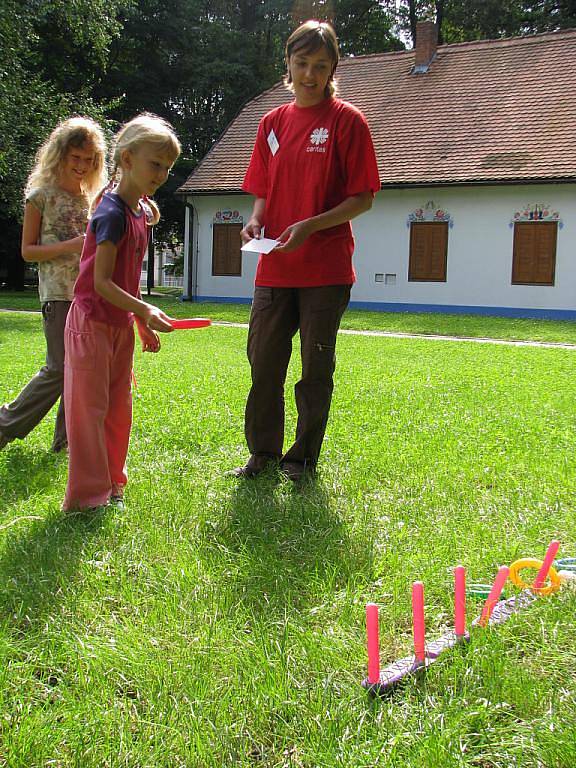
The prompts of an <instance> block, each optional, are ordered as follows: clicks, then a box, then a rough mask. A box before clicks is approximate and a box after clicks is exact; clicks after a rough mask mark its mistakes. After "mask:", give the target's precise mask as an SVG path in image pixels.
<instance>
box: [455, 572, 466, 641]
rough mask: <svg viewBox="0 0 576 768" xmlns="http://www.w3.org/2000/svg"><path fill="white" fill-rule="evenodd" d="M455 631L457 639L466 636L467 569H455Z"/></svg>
mask: <svg viewBox="0 0 576 768" xmlns="http://www.w3.org/2000/svg"><path fill="white" fill-rule="evenodd" d="M454 631H455V633H456V637H464V635H465V634H466V568H464V566H463V565H457V566H456V568H454Z"/></svg>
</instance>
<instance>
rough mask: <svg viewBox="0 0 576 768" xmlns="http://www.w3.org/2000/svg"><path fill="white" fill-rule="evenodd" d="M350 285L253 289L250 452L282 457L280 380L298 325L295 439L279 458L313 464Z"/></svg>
mask: <svg viewBox="0 0 576 768" xmlns="http://www.w3.org/2000/svg"><path fill="white" fill-rule="evenodd" d="M350 288H351V286H350V285H330V286H320V287H317V288H261V287H256V289H255V290H254V300H253V303H252V312H251V315H250V330H249V333H248V360H249V361H250V366H251V370H252V387H251V389H250V394H249V395H248V401H247V403H246V414H245V434H246V442H247V443H248V448H249V450H250V453H251V454H256V455H268V456H271V457H277V458H279V459H280V458H281V457H282V451H283V445H284V383H285V381H286V371H287V369H288V364H289V362H290V356H291V354H292V339H293V337H294V336H295V334H296V332H297V331H298V330H300V351H301V357H302V376H301V378H300V381H298V383H297V384H296V386H295V395H296V408H297V411H298V422H297V426H296V439H295V441H294V443H293V445H292V446H291V447H290V448H289V449H288V451H287V452H286V453H285V454H284V456H283V457H282V460H283V461H290V462H293V461H294V462H296V461H297V462H303V463H305V465H306V466H309V467H311V468H314V467H315V466H316V463H317V461H318V456H319V454H320V449H321V447H322V440H323V439H324V433H325V431H326V424H327V422H328V414H329V412H330V403H331V400H332V391H333V389H334V379H333V375H334V369H335V366H336V336H337V333H338V328H339V326H340V320H341V319H342V315H343V314H344V310H345V309H346V307H347V306H348V302H349V301H350Z"/></svg>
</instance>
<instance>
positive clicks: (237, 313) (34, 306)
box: [0, 288, 576, 344]
mask: <svg viewBox="0 0 576 768" xmlns="http://www.w3.org/2000/svg"><path fill="white" fill-rule="evenodd" d="M158 291H160V292H162V295H153V296H152V297H150V298H147V297H146V296H144V299H145V300H146V301H151V302H152V303H153V304H156V305H157V306H159V307H161V308H162V309H163V310H164V311H165V312H167V313H168V314H169V315H171V316H173V317H195V316H202V317H210V318H212V319H213V320H218V321H222V322H231V323H247V322H248V318H249V315H250V305H249V304H222V303H213V302H212V303H210V302H199V303H190V302H182V301H179V298H178V297H179V295H180V290H179V289H174V288H173V289H158ZM0 309H16V310H39V309H40V304H39V302H38V294H37V291H36V290H35V289H27V290H26V291H24V292H22V293H10V292H7V291H0ZM342 328H346V329H350V330H372V331H384V332H390V333H412V334H426V335H440V336H461V337H483V338H494V339H508V340H519V341H543V342H552V343H564V344H576V322H572V321H569V320H563V321H559V320H530V319H513V318H503V317H478V316H476V315H444V314H439V313H432V312H428V313H427V312H420V313H416V312H372V311H368V310H359V309H349V310H347V312H346V313H345V315H344V317H343V319H342Z"/></svg>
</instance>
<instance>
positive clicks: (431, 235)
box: [408, 221, 448, 283]
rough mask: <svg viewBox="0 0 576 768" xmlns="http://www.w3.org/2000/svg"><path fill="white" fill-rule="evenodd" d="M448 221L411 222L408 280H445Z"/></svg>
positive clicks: (443, 281)
mask: <svg viewBox="0 0 576 768" xmlns="http://www.w3.org/2000/svg"><path fill="white" fill-rule="evenodd" d="M447 256H448V222H444V221H430V222H428V221H427V222H412V224H411V225H410V262H409V266H408V280H414V281H416V280H427V281H431V282H442V283H445V282H446V261H447Z"/></svg>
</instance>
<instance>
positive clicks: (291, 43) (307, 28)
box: [284, 19, 340, 96]
mask: <svg viewBox="0 0 576 768" xmlns="http://www.w3.org/2000/svg"><path fill="white" fill-rule="evenodd" d="M320 48H325V49H326V51H327V52H328V55H329V56H330V58H331V59H332V72H331V74H330V79H329V80H328V83H327V85H326V91H325V95H326V96H334V94H335V93H336V81H335V80H334V72H335V71H336V67H337V65H338V61H339V59H340V53H339V51H338V39H337V38H336V32H334V28H333V27H332V25H331V24H328V22H326V21H314V20H313V19H311V20H310V21H305V22H304V24H301V25H300V26H299V27H298V29H295V30H294V32H292V34H291V35H290V37H289V38H288V41H287V43H286V66H287V67H288V72H287V74H286V76H285V78H284V82H285V83H286V85H287V86H288V87H290V83H291V82H292V75H291V74H290V56H292V55H293V54H295V53H304V54H306V53H316V51H319V50H320Z"/></svg>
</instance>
